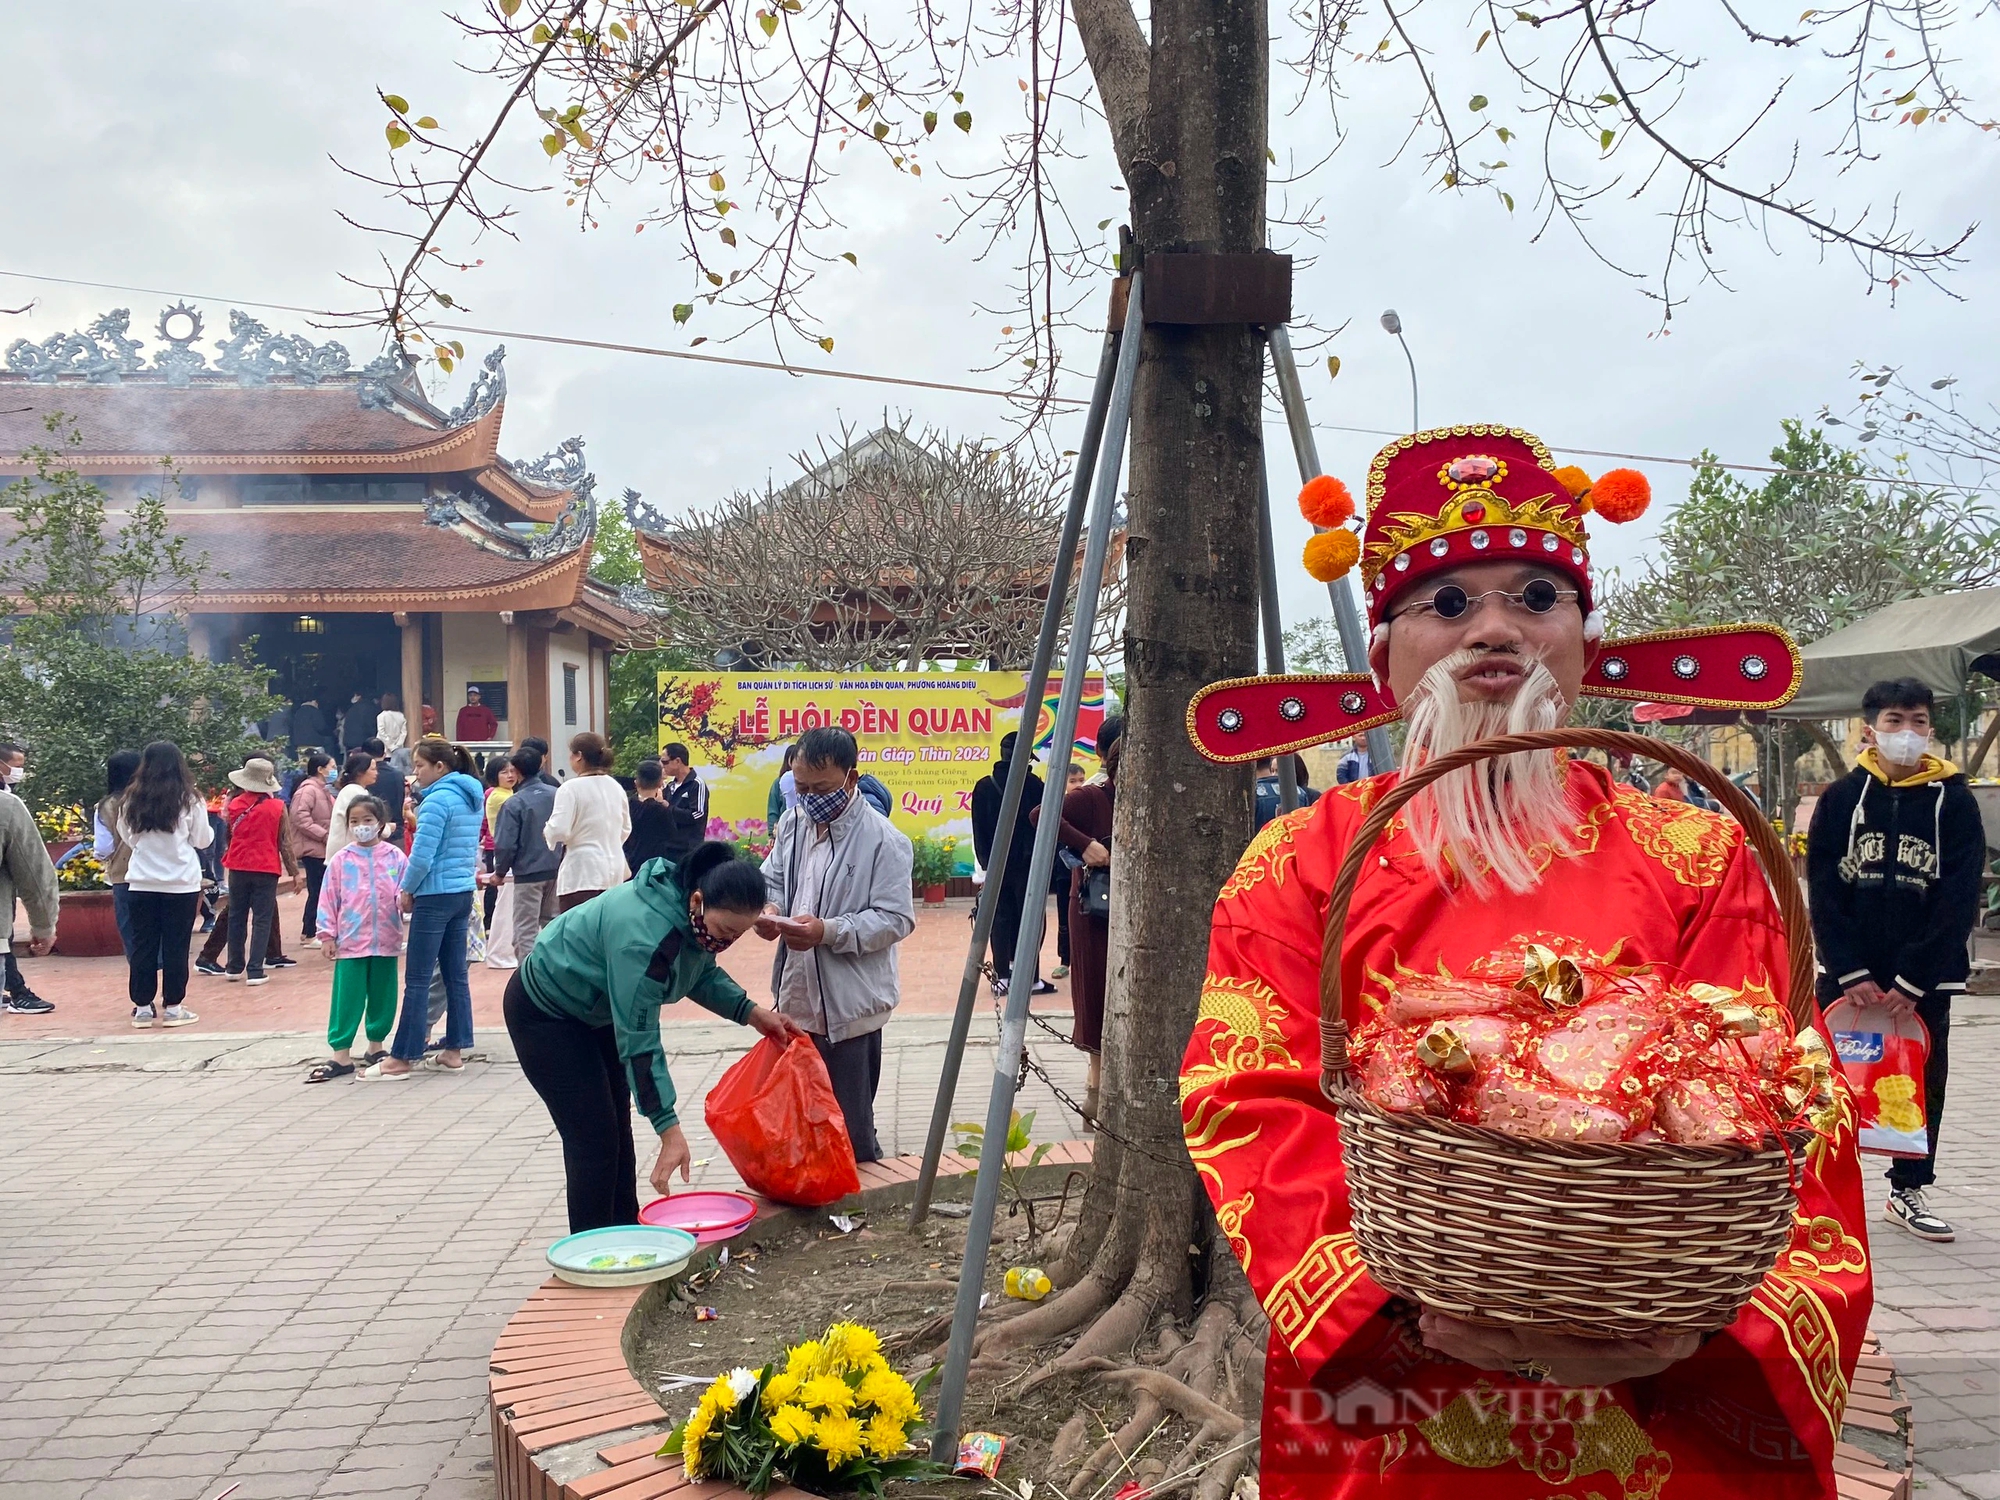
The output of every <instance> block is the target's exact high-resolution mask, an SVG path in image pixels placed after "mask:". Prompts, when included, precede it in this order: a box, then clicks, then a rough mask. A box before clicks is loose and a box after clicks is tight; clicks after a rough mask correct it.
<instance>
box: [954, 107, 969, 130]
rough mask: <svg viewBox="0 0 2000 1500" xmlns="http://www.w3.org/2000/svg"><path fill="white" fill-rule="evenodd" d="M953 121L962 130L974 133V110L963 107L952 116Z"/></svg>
mask: <svg viewBox="0 0 2000 1500" xmlns="http://www.w3.org/2000/svg"><path fill="white" fill-rule="evenodd" d="M951 123H952V124H954V125H956V126H957V127H958V128H959V129H960V130H963V131H964V132H965V133H966V134H967V135H970V134H971V133H972V111H971V110H969V109H961V110H960V111H959V112H958V113H957V114H955V115H953V116H952V117H951Z"/></svg>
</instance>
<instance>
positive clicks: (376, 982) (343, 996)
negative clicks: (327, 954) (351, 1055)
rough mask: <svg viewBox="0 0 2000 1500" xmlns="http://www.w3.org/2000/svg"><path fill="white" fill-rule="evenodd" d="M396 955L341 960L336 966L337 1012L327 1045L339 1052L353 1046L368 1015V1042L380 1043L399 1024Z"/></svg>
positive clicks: (328, 1026)
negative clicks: (397, 1016) (357, 1033)
mask: <svg viewBox="0 0 2000 1500" xmlns="http://www.w3.org/2000/svg"><path fill="white" fill-rule="evenodd" d="M401 993H402V991H401V988H400V987H399V986H398V985H397V983H396V955H395V954H393V953H389V954H384V955H381V956H379V957H375V958H340V959H335V960H334V964H333V1010H332V1013H331V1015H329V1017H328V1018H327V1023H326V1044H327V1045H328V1046H329V1047H331V1048H333V1050H334V1051H336V1052H341V1051H344V1050H345V1049H346V1048H348V1047H349V1046H351V1045H353V1042H354V1033H355V1031H356V1029H357V1028H358V1027H360V1025H361V1021H362V1015H363V1013H364V1012H365V1013H366V1015H367V1018H368V1040H369V1041H371V1042H379V1041H381V1040H382V1039H383V1038H384V1037H386V1036H387V1035H388V1034H389V1028H390V1027H391V1026H394V1025H395V1024H396V1001H397V1000H398V998H400V996H401Z"/></svg>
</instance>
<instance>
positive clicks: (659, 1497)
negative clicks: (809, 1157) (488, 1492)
mask: <svg viewBox="0 0 2000 1500" xmlns="http://www.w3.org/2000/svg"><path fill="white" fill-rule="evenodd" d="M1089 1160H1090V1143H1089V1142H1088V1141H1066V1142H1063V1143H1060V1144H1058V1145H1056V1146H1055V1147H1054V1148H1053V1149H1052V1150H1051V1151H1050V1152H1049V1154H1048V1157H1047V1158H1046V1160H1045V1163H1044V1166H1045V1167H1046V1168H1049V1169H1060V1168H1064V1167H1069V1166H1076V1165H1081V1164H1084V1163H1087V1162H1088V1161H1089ZM920 1165H921V1164H920V1161H919V1159H918V1158H917V1157H914V1156H899V1157H892V1158H890V1159H889V1160H887V1161H880V1162H870V1163H868V1164H867V1165H865V1166H863V1167H862V1168H861V1169H860V1170H861V1191H860V1192H859V1193H857V1194H854V1195H853V1196H851V1197H848V1198H845V1199H843V1200H842V1201H841V1202H839V1203H835V1204H829V1205H827V1207H826V1208H823V1209H811V1210H803V1209H791V1208H787V1207H785V1206H784V1205H782V1204H777V1203H771V1202H768V1201H765V1200H763V1199H759V1200H758V1207H757V1216H756V1217H755V1218H754V1219H752V1220H751V1221H750V1223H749V1224H748V1225H747V1226H745V1228H744V1230H743V1233H742V1235H740V1236H738V1238H739V1239H741V1238H745V1237H747V1236H749V1235H751V1234H753V1233H755V1232H756V1231H757V1230H758V1229H759V1228H760V1227H768V1226H769V1223H770V1221H771V1220H772V1219H773V1218H775V1217H777V1216H780V1215H789V1214H797V1215H800V1216H801V1217H803V1218H808V1219H816V1218H821V1217H823V1216H824V1215H825V1214H827V1213H856V1212H865V1213H868V1214H871V1215H873V1216H875V1217H877V1218H880V1219H883V1220H885V1221H886V1219H887V1218H888V1217H889V1215H890V1214H892V1213H893V1211H894V1210H896V1209H898V1208H902V1207H906V1206H907V1205H908V1204H909V1202H910V1199H911V1197H912V1196H913V1194H914V1192H915V1183H916V1180H917V1175H918V1171H919V1168H920ZM976 1170H977V1163H975V1162H972V1161H970V1160H968V1159H966V1158H964V1157H961V1156H958V1155H956V1154H953V1153H950V1152H947V1153H946V1154H945V1156H944V1158H943V1160H942V1161H941V1162H940V1163H939V1165H938V1174H939V1176H940V1177H943V1176H946V1175H960V1174H965V1173H970V1172H973V1171H976ZM750 1196H752V1197H755V1196H756V1195H755V1194H751V1195H750ZM736 1242H737V1241H735V1240H731V1241H729V1242H728V1243H729V1244H735V1243H736ZM723 1248H724V1246H723V1245H721V1244H715V1245H706V1246H704V1247H702V1249H701V1250H700V1251H699V1252H697V1254H696V1258H695V1260H694V1262H693V1263H692V1264H691V1267H690V1269H692V1270H700V1269H702V1268H703V1267H704V1266H705V1265H707V1264H709V1263H711V1262H712V1261H713V1260H714V1258H715V1256H716V1255H717V1254H718V1253H720V1252H721V1250H722V1249H723ZM666 1286H667V1283H664V1282H656V1283H654V1284H653V1285H652V1286H646V1287H619V1288H615V1289H606V1290H594V1289H586V1288H583V1287H574V1286H570V1285H568V1284H567V1283H565V1282H562V1281H558V1280H556V1279H555V1278H553V1277H551V1278H550V1279H549V1280H548V1281H545V1282H543V1283H542V1285H541V1286H540V1287H538V1288H537V1289H536V1291H535V1294H534V1295H533V1296H532V1297H530V1298H529V1299H528V1300H527V1302H525V1303H524V1304H522V1307H521V1310H520V1311H519V1312H517V1313H515V1314H514V1316H513V1317H512V1318H511V1319H510V1320H509V1321H508V1323H507V1326H506V1328H505V1329H504V1330H503V1331H502V1332H501V1334H500V1338H499V1341H498V1342H497V1343H496V1344H495V1345H494V1346H493V1356H492V1360H491V1363H490V1367H489V1373H488V1376H487V1402H488V1418H489V1425H490V1428H491V1431H492V1435H493V1475H494V1484H495V1488H496V1490H497V1492H498V1494H499V1496H500V1500H600V1497H602V1500H747V1497H744V1495H743V1491H741V1490H739V1489H736V1488H734V1487H732V1486H729V1485H723V1484H703V1483H697V1482H696V1481H694V1480H690V1479H689V1478H688V1477H687V1475H686V1474H685V1473H684V1472H683V1471H682V1469H681V1464H680V1460H679V1459H663V1458H656V1457H655V1456H654V1455H655V1454H656V1453H657V1452H658V1450H659V1447H660V1444H661V1443H662V1442H664V1441H665V1440H666V1435H667V1432H668V1431H669V1429H671V1428H672V1427H673V1425H674V1423H675V1422H677V1421H678V1420H679V1416H672V1417H670V1416H668V1415H667V1413H666V1412H665V1411H664V1410H663V1409H662V1408H661V1406H660V1404H659V1402H657V1401H656V1400H654V1399H653V1397H652V1396H650V1395H649V1394H647V1392H646V1390H645V1388H644V1387H643V1386H641V1385H640V1383H639V1381H638V1380H637V1379H636V1378H635V1377H634V1376H633V1374H632V1369H631V1365H630V1362H629V1358H630V1355H631V1352H632V1344H633V1339H634V1336H635V1332H636V1329H637V1326H638V1323H639V1322H640V1317H639V1316H637V1314H639V1313H640V1312H641V1311H642V1310H641V1308H640V1303H641V1301H642V1299H644V1298H647V1297H659V1296H664V1295H665V1292H666ZM680 1415H685V1413H684V1412H683V1413H681V1414H680ZM771 1494H772V1496H773V1497H780V1500H802V1496H803V1492H801V1491H798V1490H793V1489H776V1490H773V1491H772V1492H771Z"/></svg>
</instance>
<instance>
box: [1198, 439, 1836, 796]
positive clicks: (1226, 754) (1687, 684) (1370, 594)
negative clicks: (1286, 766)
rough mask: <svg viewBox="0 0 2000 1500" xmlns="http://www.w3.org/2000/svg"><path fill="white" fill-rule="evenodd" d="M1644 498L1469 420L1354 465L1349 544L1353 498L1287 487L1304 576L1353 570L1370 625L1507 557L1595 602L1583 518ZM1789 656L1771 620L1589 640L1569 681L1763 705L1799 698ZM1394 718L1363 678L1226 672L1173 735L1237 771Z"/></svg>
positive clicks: (1641, 693)
mask: <svg viewBox="0 0 2000 1500" xmlns="http://www.w3.org/2000/svg"><path fill="white" fill-rule="evenodd" d="M1650 499H1651V488H1650V486H1649V485H1648V484H1647V482H1646V477H1645V476H1644V475H1643V474H1640V473H1638V472H1637V471H1636V470H1633V469H1613V470H1611V471H1609V472H1608V473H1606V474H1604V475H1602V476H1601V477H1599V478H1598V479H1597V480H1595V481H1593V480H1592V479H1591V477H1590V476H1589V475H1588V474H1587V473H1585V472H1584V471H1583V470H1582V469H1579V468H1574V467H1564V468H1558V467H1557V466H1556V464H1555V461H1554V459H1552V458H1551V457H1550V455H1549V450H1548V448H1547V446H1546V445H1545V444H1544V443H1543V442H1542V440H1541V439H1540V438H1538V437H1536V436H1535V435H1534V434H1532V433H1528V432H1523V431H1522V430H1521V429H1520V428H1518V427H1501V426H1497V425H1494V424H1492V423H1474V424H1471V425H1469V426H1463V427H1434V428H1431V429H1430V430H1428V431H1426V432H1417V433H1412V434H1411V435H1410V436H1408V437H1403V438H1398V439H1397V440H1396V441H1395V442H1393V443H1391V444H1389V445H1388V446H1387V447H1386V448H1384V449H1383V450H1382V451H1381V452H1380V453H1378V454H1376V455H1375V461H1374V462H1373V463H1372V464H1370V465H1369V468H1368V519H1367V525H1366V529H1365V531H1364V532H1363V533H1362V534H1361V535H1360V536H1357V535H1356V534H1355V532H1354V531H1353V530H1352V529H1351V528H1350V525H1349V523H1350V522H1351V521H1352V520H1353V519H1354V501H1353V499H1352V497H1351V496H1350V495H1349V494H1348V491H1347V487H1346V486H1345V485H1343V484H1342V483H1341V482H1340V481H1339V480H1337V479H1333V478H1331V477H1328V476H1325V475H1322V476H1321V477H1319V478H1317V479H1314V480H1311V481H1309V482H1308V483H1307V484H1306V486H1305V488H1304V489H1303V490H1301V491H1300V492H1299V509H1300V510H1301V511H1302V512H1303V513H1304V514H1305V517H1306V519H1307V520H1308V521H1311V522H1312V523H1313V526H1314V529H1315V532H1316V534H1315V535H1314V537H1313V538H1312V540H1311V541H1310V542H1308V543H1307V544H1306V553H1305V563H1306V569H1307V571H1308V572H1310V573H1311V574H1312V575H1313V576H1314V577H1315V578H1318V579H1321V580H1323V581H1325V582H1332V581H1333V580H1334V579H1336V578H1339V577H1341V576H1342V575H1343V574H1345V573H1346V572H1347V571H1348V570H1349V569H1350V568H1352V567H1354V566H1355V564H1356V563H1357V562H1358V563H1359V564H1360V567H1361V585H1362V592H1363V595H1364V596H1365V597H1366V599H1367V601H1368V618H1369V621H1370V623H1371V624H1374V625H1380V624H1381V623H1382V621H1383V620H1384V619H1385V618H1386V617H1387V616H1386V608H1387V606H1388V604H1389V603H1390V602H1391V601H1392V600H1393V599H1394V598H1395V597H1396V596H1397V595H1398V594H1400V593H1402V592H1403V590H1404V588H1405V587H1407V586H1408V585H1409V584H1411V583H1414V582H1415V581H1417V580H1418V579H1420V578H1423V577H1425V576H1427V575H1429V574H1432V573H1436V572H1439V571H1441V570H1443V569H1445V568H1452V567H1460V566H1463V565H1464V564H1466V563H1469V562H1481V561H1488V560H1492V559H1495V558H1505V557H1518V558H1521V559H1524V560H1533V561H1535V562H1538V563H1541V564H1543V565H1544V566H1547V567H1550V568H1554V569H1556V570H1557V571H1559V572H1561V573H1564V574H1566V575H1567V576H1568V577H1569V578H1570V579H1572V580H1573V581H1574V582H1575V584H1576V586H1577V588H1578V590H1580V591H1581V595H1582V598H1581V601H1580V602H1581V604H1582V606H1583V608H1584V610H1585V612H1586V613H1588V612H1589V611H1590V610H1592V609H1593V608H1594V607H1595V593H1596V590H1595V580H1594V579H1593V578H1592V576H1591V569H1590V539H1589V537H1588V536H1587V535H1586V534H1585V532H1584V526H1583V518H1584V516H1585V515H1587V514H1591V513H1595V514H1597V515H1600V516H1602V517H1603V518H1604V519H1605V520H1607V521H1611V522H1623V521H1630V520H1634V519H1636V518H1637V517H1638V516H1639V515H1641V514H1642V513H1643V512H1644V511H1645V509H1646V505H1647V502H1648V501H1649V500H1650ZM1800 671H1801V668H1800V663H1799V652H1798V647H1796V646H1795V645H1793V644H1792V638H1791V637H1790V636H1788V635H1787V634H1785V632H1784V631H1782V630H1780V629H1779V628H1778V627H1777V626H1775V625H1745V626H1740V627H1739V626H1728V625H1725V626H1712V627H1698V628H1695V629H1689V630H1668V631H1659V632H1655V633H1653V634H1650V635H1640V636H1632V637H1629V638H1627V639H1625V640H1622V641H1605V642H1604V643H1603V647H1602V649H1601V650H1600V651H1599V653H1598V655H1597V658H1596V660H1595V661H1594V662H1593V663H1592V664H1591V666H1590V668H1589V670H1588V671H1587V672H1585V673H1584V677H1583V683H1582V690H1583V692H1584V693H1585V694H1586V695H1587V696H1590V697H1597V698H1625V699H1631V700H1634V701H1646V702H1654V703H1676V704H1688V705H1691V706H1693V707H1696V708H1713V709H1725V710H1727V709H1740V710H1756V709H1773V708H1779V707H1782V706H1783V705H1784V704H1786V703H1789V702H1790V701H1791V700H1792V697H1793V695H1794V694H1795V693H1797V692H1798V690H1799V679H1800ZM1401 713H1402V709H1401V708H1400V707H1399V706H1398V705H1397V703H1396V700H1395V697H1394V695H1393V694H1391V693H1390V691H1389V690H1388V688H1387V687H1386V686H1385V685H1378V684H1377V683H1376V682H1375V680H1374V679H1373V678H1372V677H1370V676H1369V675H1367V674H1365V673H1334V674H1323V675H1303V674H1302V675H1297V676H1282V677H1240V678H1236V679H1233V680H1231V681H1228V682H1218V683H1216V684H1214V685H1213V686H1211V687H1207V688H1204V689H1202V691H1201V692H1199V693H1197V694H1196V695H1195V698H1194V701H1193V702H1191V703H1190V704H1189V705H1188V715H1187V724H1188V735H1189V737H1190V738H1191V739H1193V741H1194V743H1195V747H1196V748H1197V749H1198V750H1200V751H1201V753H1202V754H1203V755H1204V756H1206V757H1207V758H1208V759H1210V760H1214V761H1222V762H1242V761H1252V760H1260V759H1262V758H1263V757H1264V756H1267V755H1279V754H1285V753H1288V752H1290V751H1294V750H1302V749H1304V748H1305V747H1307V746H1308V745H1320V744H1325V743H1326V742H1327V741H1328V740H1337V739H1343V738H1346V737H1347V736H1349V735H1354V734H1359V733H1360V732H1362V731H1363V730H1366V729H1372V728H1374V727H1376V726H1377V725H1379V724H1386V723H1388V722H1389V721H1390V720H1391V719H1395V718H1397V717H1399V716H1400V715H1401Z"/></svg>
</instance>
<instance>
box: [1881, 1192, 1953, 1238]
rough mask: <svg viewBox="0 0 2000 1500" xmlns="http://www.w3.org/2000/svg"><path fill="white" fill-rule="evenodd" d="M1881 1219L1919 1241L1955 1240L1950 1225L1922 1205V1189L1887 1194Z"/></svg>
mask: <svg viewBox="0 0 2000 1500" xmlns="http://www.w3.org/2000/svg"><path fill="white" fill-rule="evenodd" d="M1882 1217H1883V1218H1885V1219H1887V1220H1888V1221H1889V1222H1890V1223H1892V1224H1900V1225H1902V1226H1903V1227H1904V1228H1905V1229H1907V1230H1909V1231H1910V1233H1911V1234H1914V1235H1915V1236H1916V1237H1917V1238H1918V1239H1920V1240H1936V1241H1940V1242H1942V1241H1945V1240H1951V1239H1955V1238H1957V1236H1956V1235H1954V1234H1953V1233H1952V1229H1951V1225H1950V1224H1948V1223H1946V1222H1945V1221H1944V1220H1943V1219H1940V1218H1939V1217H1938V1216H1937V1215H1936V1214H1934V1213H1932V1212H1931V1211H1930V1209H1929V1208H1927V1207H1926V1206H1925V1204H1924V1190H1923V1189H1922V1188H1898V1189H1897V1190H1896V1191H1894V1192H1892V1193H1891V1194H1889V1201H1888V1202H1887V1203H1886V1204H1884V1205H1883V1208H1882Z"/></svg>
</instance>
